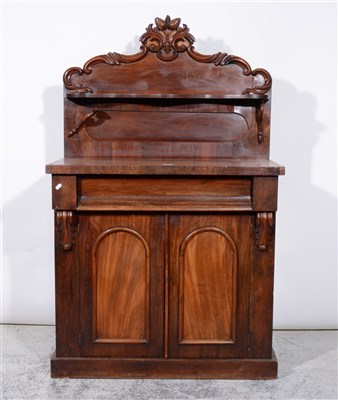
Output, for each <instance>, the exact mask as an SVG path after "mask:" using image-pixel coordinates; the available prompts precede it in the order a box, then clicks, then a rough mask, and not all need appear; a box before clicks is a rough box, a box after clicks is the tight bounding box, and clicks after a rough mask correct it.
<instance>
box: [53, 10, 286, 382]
mask: <svg viewBox="0 0 338 400" xmlns="http://www.w3.org/2000/svg"><path fill="white" fill-rule="evenodd" d="M140 42H141V46H140V51H139V52H138V53H136V54H132V55H124V54H119V53H108V54H105V55H99V56H96V57H93V58H91V59H90V60H88V61H87V62H86V63H85V64H84V66H83V68H79V67H73V68H69V69H68V70H67V71H66V72H65V74H64V78H63V80H64V151H65V158H63V159H61V160H59V161H56V162H54V163H51V164H49V165H47V167H46V170H47V173H49V174H52V203H53V209H54V210H55V271H56V275H55V281H56V284H55V290H56V352H55V354H54V355H53V357H52V359H51V374H52V376H53V377H70V378H89V377H97V378H114V377H119V378H128V377H134V378H135V377H139V378H141V377H148V378H213V379H214V378H215V379H217V378H218V379H223V378H224V379H225V378H230V379H236V378H237V379H267V378H276V377H277V360H276V358H275V355H274V352H273V349H272V309H273V307H272V304H273V280H274V244H275V213H276V209H277V181H278V176H279V175H283V174H284V167H282V166H281V165H279V164H276V163H274V162H273V161H270V160H269V142H270V107H271V84H272V80H271V76H270V74H269V73H268V72H267V71H266V70H264V69H261V68H258V69H252V68H251V66H250V65H249V63H248V62H247V61H245V60H244V59H243V58H240V57H237V56H234V55H229V54H226V53H222V52H219V53H216V54H211V55H205V54H201V53H200V52H198V51H197V50H195V47H194V42H195V39H194V37H193V36H192V34H191V33H190V31H189V28H188V27H187V26H186V25H185V24H182V25H181V21H180V19H179V18H175V19H171V18H170V17H169V16H167V17H166V18H165V19H161V18H156V19H155V23H153V24H150V25H149V26H148V27H147V28H146V31H145V32H144V33H143V34H142V36H141V37H140Z"/></svg>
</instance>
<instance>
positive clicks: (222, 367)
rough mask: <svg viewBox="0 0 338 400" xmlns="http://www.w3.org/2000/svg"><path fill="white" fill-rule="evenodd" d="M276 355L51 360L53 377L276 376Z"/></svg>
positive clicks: (225, 377) (250, 377)
mask: <svg viewBox="0 0 338 400" xmlns="http://www.w3.org/2000/svg"><path fill="white" fill-rule="evenodd" d="M277 369H278V363H277V359H276V356H275V354H274V353H273V355H272V357H271V358H260V359H203V360H201V359H200V360H194V359H162V358H152V359H148V358H141V359H140V358H137V359H136V358H132V359H130V358H128V359H127V358H99V357H97V358H96V357H95V358H85V357H74V358H71V357H56V356H55V355H53V357H52V359H51V375H52V377H53V378H158V379H276V378H277Z"/></svg>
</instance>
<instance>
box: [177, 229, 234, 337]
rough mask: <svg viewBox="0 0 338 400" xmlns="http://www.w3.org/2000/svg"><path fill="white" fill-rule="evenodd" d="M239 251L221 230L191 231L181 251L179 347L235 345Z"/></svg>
mask: <svg viewBox="0 0 338 400" xmlns="http://www.w3.org/2000/svg"><path fill="white" fill-rule="evenodd" d="M236 293H237V248H236V245H235V243H234V241H233V240H232V238H231V237H230V236H229V235H228V234H227V233H226V232H224V231H223V230H221V229H219V228H211V227H205V228H200V229H198V230H195V231H192V232H191V233H190V234H189V235H188V236H187V237H186V238H185V239H184V241H183V243H182V245H181V249H180V308H179V314H180V326H179V329H180V336H179V341H180V344H207V343H209V344H212V343H214V344H216V343H234V342H235V341H236V333H235V326H236Z"/></svg>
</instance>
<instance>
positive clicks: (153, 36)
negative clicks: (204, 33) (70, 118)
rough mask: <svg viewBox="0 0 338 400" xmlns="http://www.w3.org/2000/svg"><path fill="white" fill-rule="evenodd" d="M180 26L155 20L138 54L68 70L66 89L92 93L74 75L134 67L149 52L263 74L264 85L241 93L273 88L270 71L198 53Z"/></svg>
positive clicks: (234, 59)
mask: <svg viewBox="0 0 338 400" xmlns="http://www.w3.org/2000/svg"><path fill="white" fill-rule="evenodd" d="M180 23H181V19H180V18H174V19H171V18H170V17H169V15H167V17H166V18H165V19H161V18H155V26H153V24H149V25H148V27H147V28H146V32H145V33H144V34H143V35H142V36H141V37H140V42H141V43H142V45H141V46H140V51H139V52H138V53H136V54H132V55H125V54H119V53H116V52H114V53H108V54H103V55H99V56H96V57H93V58H91V59H90V60H88V61H87V62H86V63H85V64H84V66H83V68H79V67H72V68H69V69H67V71H66V72H65V73H64V76H63V81H64V84H65V88H66V89H67V90H68V91H70V92H72V93H87V92H89V93H92V92H93V90H92V89H91V88H90V87H86V86H83V84H82V83H76V82H73V81H72V79H73V76H74V75H78V76H81V75H84V74H85V75H89V74H90V73H91V72H92V69H93V67H94V66H95V65H96V64H109V65H112V66H118V65H121V64H131V63H134V62H137V61H140V60H142V59H143V58H144V57H145V56H146V55H147V54H148V52H151V53H155V54H156V56H157V57H158V58H159V59H160V60H161V61H165V62H169V61H173V60H175V59H176V58H177V57H178V55H179V53H183V52H187V53H188V55H189V56H190V57H191V58H192V59H193V60H195V61H197V62H201V63H213V64H214V65H216V66H226V65H229V64H236V65H238V66H239V67H240V68H242V72H243V75H245V76H253V77H254V76H257V75H260V76H261V77H262V78H263V84H261V85H254V86H252V87H251V88H247V89H245V90H244V91H243V92H242V94H265V93H267V92H268V91H269V90H270V89H271V85H272V79H271V76H270V74H269V72H268V71H266V70H265V69H262V68H257V69H254V70H252V69H251V66H250V65H249V63H248V62H247V61H245V60H244V59H243V58H241V57H238V56H234V55H230V54H227V53H222V52H218V53H215V54H212V55H205V54H201V53H198V52H197V51H196V50H195V48H194V46H193V43H194V42H195V38H194V36H193V35H192V34H191V33H190V32H189V28H188V27H187V25H186V24H183V27H181V26H180Z"/></svg>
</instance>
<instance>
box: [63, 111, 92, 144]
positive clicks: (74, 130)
mask: <svg viewBox="0 0 338 400" xmlns="http://www.w3.org/2000/svg"><path fill="white" fill-rule="evenodd" d="M97 111H98V110H96V109H95V110H93V111H92V112H91V113H89V114H86V115H85V116H84V117H83V119H82V120H81V121H80V122H79V123H78V124H77V125H76V126H75V127H74V128H73V129H72V130H71V131H70V132H69V133H68V137H69V138H70V137H72V136H73V135H75V134H76V133H78V131H79V130H80V128H81V127H82V126H83V125H84V124H85V123H86V122H87V121H88V120H89V119H90V118H91V117H92V116H93V115H95V114H96V113H97Z"/></svg>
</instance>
